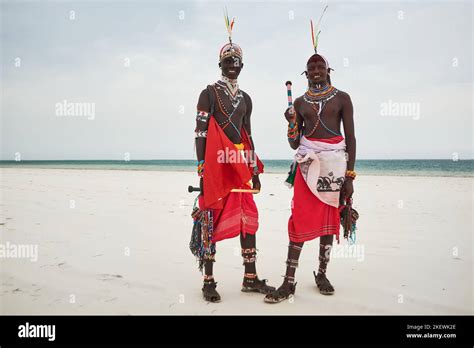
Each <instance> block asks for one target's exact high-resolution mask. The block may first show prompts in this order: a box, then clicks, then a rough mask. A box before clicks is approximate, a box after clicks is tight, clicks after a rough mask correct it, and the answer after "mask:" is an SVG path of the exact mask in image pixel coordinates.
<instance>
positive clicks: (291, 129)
mask: <svg viewBox="0 0 474 348" xmlns="http://www.w3.org/2000/svg"><path fill="white" fill-rule="evenodd" d="M298 134H299V130H298V123H289V124H288V132H287V136H288V139H292V140H294V139H296V138H297V137H298Z"/></svg>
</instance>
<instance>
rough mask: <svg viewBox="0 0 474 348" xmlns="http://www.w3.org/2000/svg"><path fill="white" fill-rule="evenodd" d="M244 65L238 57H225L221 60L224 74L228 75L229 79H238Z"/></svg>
mask: <svg viewBox="0 0 474 348" xmlns="http://www.w3.org/2000/svg"><path fill="white" fill-rule="evenodd" d="M243 66H244V64H243V63H242V61H241V60H240V58H238V57H234V56H231V57H227V58H224V59H223V60H222V61H221V69H222V75H224V76H225V77H228V78H229V79H236V78H237V77H238V76H239V74H240V70H242V67H243Z"/></svg>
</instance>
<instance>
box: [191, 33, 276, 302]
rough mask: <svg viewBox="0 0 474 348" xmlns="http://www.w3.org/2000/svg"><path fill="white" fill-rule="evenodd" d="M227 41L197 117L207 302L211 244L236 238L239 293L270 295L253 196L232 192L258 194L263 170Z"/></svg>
mask: <svg viewBox="0 0 474 348" xmlns="http://www.w3.org/2000/svg"><path fill="white" fill-rule="evenodd" d="M229 34H230V33H229ZM229 41H230V42H229V43H228V44H226V45H224V47H222V49H221V51H220V54H219V60H220V63H219V67H220V68H221V70H222V77H221V79H220V80H219V81H217V82H216V83H214V84H213V85H209V86H208V87H207V88H206V89H204V90H203V91H202V92H201V95H200V96H199V101H198V104H197V116H196V130H195V132H196V153H197V159H198V175H199V176H200V177H201V179H200V187H201V195H200V196H199V207H200V211H201V212H205V214H207V215H206V216H207V218H206V220H205V221H204V222H203V224H204V228H205V232H206V233H205V234H204V235H205V237H203V242H206V243H207V244H206V246H205V247H206V252H205V253H202V256H200V257H201V259H200V261H201V262H202V263H203V265H204V273H205V274H204V286H203V288H202V291H203V296H204V298H205V299H206V300H207V301H210V302H218V301H220V295H219V294H218V293H217V291H216V284H217V283H216V282H215V281H214V276H213V262H214V261H215V257H214V256H215V243H217V242H218V241H221V240H224V239H228V238H233V237H236V236H240V242H241V247H242V256H243V262H244V263H243V264H244V266H245V271H244V279H243V284H242V291H244V292H260V293H264V294H268V293H269V292H271V291H273V290H275V288H274V287H271V286H268V285H267V284H266V279H262V280H261V279H259V278H258V276H257V271H256V267H255V260H256V254H257V249H256V239H255V234H256V232H257V229H258V211H257V207H256V205H255V202H254V200H253V197H252V193H247V192H231V191H232V190H235V189H240V190H244V191H245V190H247V191H249V190H251V189H253V190H260V180H259V174H260V173H262V172H263V164H262V162H261V161H260V160H259V159H258V157H257V156H256V155H255V152H254V149H255V148H254V143H253V141H252V136H251V126H250V115H251V113H252V100H251V99H250V97H249V95H248V94H247V93H245V92H244V91H242V90H241V89H239V86H238V84H237V77H238V76H239V74H240V71H241V69H242V67H243V63H242V49H241V48H240V47H239V46H238V45H237V44H235V43H232V41H231V39H230V37H229ZM206 239H207V240H206Z"/></svg>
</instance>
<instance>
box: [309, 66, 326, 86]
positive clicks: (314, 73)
mask: <svg viewBox="0 0 474 348" xmlns="http://www.w3.org/2000/svg"><path fill="white" fill-rule="evenodd" d="M306 71H307V72H308V75H307V77H308V80H309V81H310V82H311V83H312V84H321V83H326V82H327V75H328V71H327V68H326V64H325V63H324V62H323V61H322V60H318V61H316V62H311V63H309V64H308V65H307V67H306Z"/></svg>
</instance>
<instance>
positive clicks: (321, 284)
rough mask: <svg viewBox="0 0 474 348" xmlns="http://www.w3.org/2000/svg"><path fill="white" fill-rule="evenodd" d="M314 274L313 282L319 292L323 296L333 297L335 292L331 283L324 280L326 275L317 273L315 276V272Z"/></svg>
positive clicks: (326, 279)
mask: <svg viewBox="0 0 474 348" xmlns="http://www.w3.org/2000/svg"><path fill="white" fill-rule="evenodd" d="M313 274H314V280H315V281H316V285H317V286H318V289H319V292H320V293H321V294H323V295H333V294H334V292H335V290H334V288H333V286H332V285H331V283H330V282H329V279H328V278H326V275H325V274H324V273H318V274H316V272H315V271H313Z"/></svg>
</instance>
